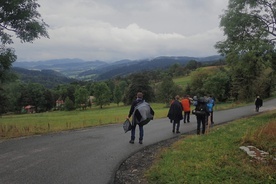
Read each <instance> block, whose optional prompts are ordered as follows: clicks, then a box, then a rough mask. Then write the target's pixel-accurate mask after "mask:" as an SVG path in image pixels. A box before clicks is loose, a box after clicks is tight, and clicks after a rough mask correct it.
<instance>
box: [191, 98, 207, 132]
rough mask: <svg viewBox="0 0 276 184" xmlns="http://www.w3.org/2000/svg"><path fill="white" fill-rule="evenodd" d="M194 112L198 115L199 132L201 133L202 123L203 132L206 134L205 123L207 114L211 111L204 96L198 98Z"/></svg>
mask: <svg viewBox="0 0 276 184" xmlns="http://www.w3.org/2000/svg"><path fill="white" fill-rule="evenodd" d="M193 114H195V115H196V120H197V134H198V135H199V134H200V127H201V125H202V131H201V133H202V134H205V125H206V116H209V111H208V108H207V105H206V101H205V98H204V97H201V98H199V99H198V103H197V105H196V108H195V110H194V111H193Z"/></svg>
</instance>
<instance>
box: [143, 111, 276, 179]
mask: <svg viewBox="0 0 276 184" xmlns="http://www.w3.org/2000/svg"><path fill="white" fill-rule="evenodd" d="M247 145H253V146H256V147H257V148H259V149H262V150H265V151H267V152H269V153H270V157H268V158H267V159H266V160H265V161H257V160H254V159H252V158H251V157H249V156H248V155H247V154H246V153H245V152H244V151H242V150H240V149H239V147H240V146H247ZM273 158H276V111H274V112H270V113H266V114H262V115H259V116H255V117H251V118H245V119H241V120H238V121H235V122H233V123H229V124H226V125H220V126H217V127H214V128H212V129H211V132H210V133H209V134H208V135H203V136H196V135H193V136H183V139H182V140H180V141H178V142H176V143H175V144H173V145H172V146H171V147H170V148H168V149H165V150H163V151H162V152H161V153H160V154H159V156H158V158H156V161H155V164H154V165H153V166H152V167H151V169H150V170H149V171H148V172H147V173H146V177H147V179H148V181H149V183H151V184H155V183H156V184H157V183H158V184H169V183H173V184H178V183H179V184H184V183H218V184H219V183H229V184H232V183H241V184H243V183H276V172H275V171H276V160H273Z"/></svg>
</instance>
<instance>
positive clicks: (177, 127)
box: [173, 120, 180, 132]
mask: <svg viewBox="0 0 276 184" xmlns="http://www.w3.org/2000/svg"><path fill="white" fill-rule="evenodd" d="M175 126H176V131H177V132H178V131H179V127H180V120H173V132H175Z"/></svg>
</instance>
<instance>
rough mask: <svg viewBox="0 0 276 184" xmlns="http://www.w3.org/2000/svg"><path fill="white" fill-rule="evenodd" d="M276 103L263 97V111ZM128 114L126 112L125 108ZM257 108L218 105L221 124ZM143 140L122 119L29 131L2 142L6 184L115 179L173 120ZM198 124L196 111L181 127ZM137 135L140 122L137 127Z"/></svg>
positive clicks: (1, 175) (149, 128) (167, 132)
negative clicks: (39, 132) (71, 128)
mask: <svg viewBox="0 0 276 184" xmlns="http://www.w3.org/2000/svg"><path fill="white" fill-rule="evenodd" d="M274 109H276V99H273V100H270V101H266V102H264V107H261V108H260V112H262V111H267V110H274ZM126 114H127V112H126ZM254 114H257V113H256V112H255V111H254V106H253V105H251V106H246V107H241V108H236V109H230V110H224V111H215V112H214V122H215V124H221V123H225V122H229V121H232V120H234V119H238V118H242V117H246V116H251V115H254ZM144 129H145V137H144V144H142V145H140V144H138V142H137V140H136V142H135V144H129V143H128V141H129V139H130V132H128V133H124V131H123V128H122V125H107V126H101V127H94V128H88V129H84V130H76V131H66V132H61V133H55V134H48V135H41V136H32V137H25V138H20V139H12V140H7V141H2V142H0V163H1V167H0V183H1V184H63V183H64V184H106V183H113V179H114V176H115V172H116V170H117V169H118V168H119V166H120V164H121V163H122V162H123V161H124V160H125V159H126V158H128V157H129V156H130V155H131V154H133V153H135V152H137V151H139V150H141V149H142V148H144V147H146V146H149V145H151V144H154V143H157V142H160V141H163V140H166V139H170V138H172V137H174V136H179V135H178V134H173V133H172V132H171V130H172V124H171V123H170V122H169V120H168V119H167V118H165V119H156V120H153V121H151V122H150V123H149V124H148V125H146V126H145V127H144ZM194 130H196V120H195V116H194V115H191V122H190V123H186V124H183V123H181V126H180V131H181V133H185V132H191V131H194ZM136 135H138V128H137V129H136Z"/></svg>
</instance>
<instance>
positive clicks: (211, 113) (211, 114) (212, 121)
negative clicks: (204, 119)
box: [210, 111, 214, 124]
mask: <svg viewBox="0 0 276 184" xmlns="http://www.w3.org/2000/svg"><path fill="white" fill-rule="evenodd" d="M210 118H211V123H212V124H214V119H213V111H212V112H210Z"/></svg>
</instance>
